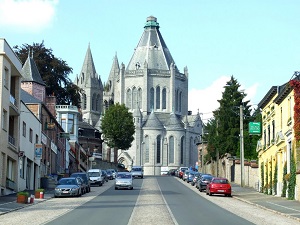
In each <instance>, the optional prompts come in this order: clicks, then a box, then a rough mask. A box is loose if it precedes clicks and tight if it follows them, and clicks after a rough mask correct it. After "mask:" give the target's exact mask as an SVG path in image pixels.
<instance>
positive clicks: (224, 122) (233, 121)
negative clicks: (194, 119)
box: [207, 76, 256, 159]
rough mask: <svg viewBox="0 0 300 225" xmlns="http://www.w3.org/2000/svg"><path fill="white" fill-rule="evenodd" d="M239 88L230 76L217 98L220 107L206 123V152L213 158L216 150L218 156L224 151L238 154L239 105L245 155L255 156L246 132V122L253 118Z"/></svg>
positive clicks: (247, 102) (248, 156)
mask: <svg viewBox="0 0 300 225" xmlns="http://www.w3.org/2000/svg"><path fill="white" fill-rule="evenodd" d="M239 89H240V84H239V83H238V81H237V80H236V79H235V78H234V77H233V76H231V78H230V80H229V81H228V82H227V83H226V86H225V89H224V92H223V93H222V99H220V100H218V102H219V103H220V107H219V108H218V109H217V110H216V111H214V112H213V115H214V118H213V119H212V120H211V121H209V122H208V124H207V130H208V137H207V141H208V152H209V155H210V157H212V158H213V159H215V158H216V154H217V152H218V153H219V156H222V155H224V154H225V153H230V154H231V155H236V156H239V155H240V154H239V152H240V106H242V109H243V128H244V129H243V134H244V152H245V157H246V158H250V159H252V158H256V150H255V149H256V145H255V146H254V145H253V141H252V140H251V137H250V136H249V133H248V124H249V122H250V121H254V119H255V118H254V117H253V116H251V109H250V107H251V106H250V105H249V101H243V100H244V98H245V97H246V94H245V93H244V92H243V91H240V90H239ZM250 143H251V144H250Z"/></svg>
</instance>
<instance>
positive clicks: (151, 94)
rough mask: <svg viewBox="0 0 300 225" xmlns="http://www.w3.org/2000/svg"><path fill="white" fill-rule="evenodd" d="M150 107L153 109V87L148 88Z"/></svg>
mask: <svg viewBox="0 0 300 225" xmlns="http://www.w3.org/2000/svg"><path fill="white" fill-rule="evenodd" d="M150 109H151V110H152V109H154V88H151V89H150Z"/></svg>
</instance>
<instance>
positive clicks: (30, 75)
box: [21, 54, 46, 86]
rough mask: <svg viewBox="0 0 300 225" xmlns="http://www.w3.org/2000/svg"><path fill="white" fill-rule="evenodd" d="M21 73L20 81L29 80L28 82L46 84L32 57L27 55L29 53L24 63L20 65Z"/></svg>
mask: <svg viewBox="0 0 300 225" xmlns="http://www.w3.org/2000/svg"><path fill="white" fill-rule="evenodd" d="M21 74H22V76H23V78H22V80H21V81H22V82H26V81H30V82H36V83H38V84H41V85H43V86H46V84H45V82H44V81H43V79H42V77H41V75H40V73H39V70H38V68H37V66H36V64H35V62H34V60H33V58H31V57H30V56H29V54H28V57H27V59H26V62H25V63H24V65H23V67H22V70H21Z"/></svg>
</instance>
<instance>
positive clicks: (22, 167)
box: [19, 157, 26, 178]
mask: <svg viewBox="0 0 300 225" xmlns="http://www.w3.org/2000/svg"><path fill="white" fill-rule="evenodd" d="M25 159H26V158H25V157H20V158H19V171H20V177H21V178H25Z"/></svg>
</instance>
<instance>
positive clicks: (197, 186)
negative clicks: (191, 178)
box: [195, 173, 211, 189]
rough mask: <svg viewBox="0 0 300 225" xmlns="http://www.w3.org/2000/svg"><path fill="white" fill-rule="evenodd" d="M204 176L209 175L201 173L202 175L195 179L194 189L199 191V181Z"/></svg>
mask: <svg viewBox="0 0 300 225" xmlns="http://www.w3.org/2000/svg"><path fill="white" fill-rule="evenodd" d="M206 175H209V176H211V174H208V173H202V174H201V175H200V176H199V177H198V179H197V181H196V183H195V187H196V188H197V189H199V181H200V179H201V177H202V176H206Z"/></svg>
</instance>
